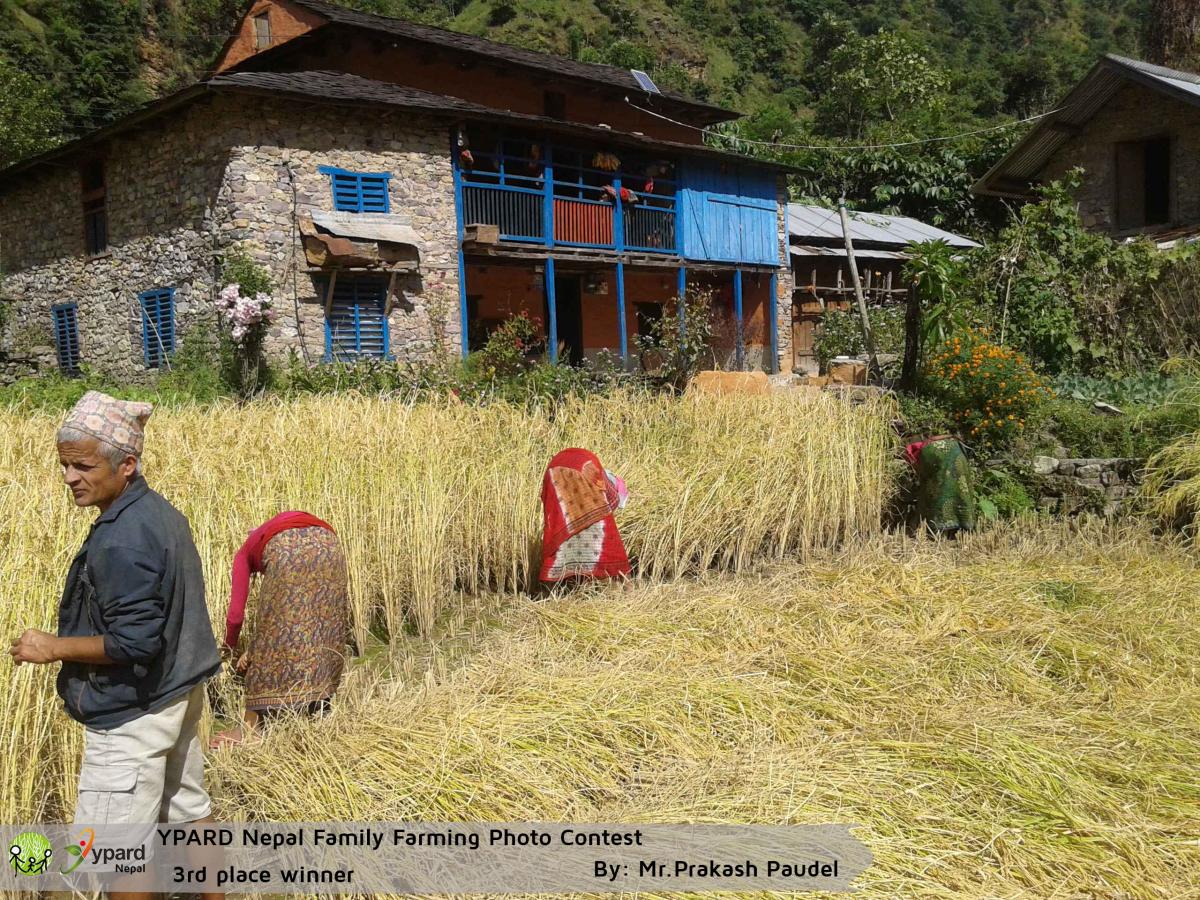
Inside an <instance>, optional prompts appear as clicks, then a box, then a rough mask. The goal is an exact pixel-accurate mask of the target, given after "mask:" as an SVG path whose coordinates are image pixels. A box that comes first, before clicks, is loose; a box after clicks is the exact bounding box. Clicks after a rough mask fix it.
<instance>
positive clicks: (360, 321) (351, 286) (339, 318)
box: [321, 275, 389, 362]
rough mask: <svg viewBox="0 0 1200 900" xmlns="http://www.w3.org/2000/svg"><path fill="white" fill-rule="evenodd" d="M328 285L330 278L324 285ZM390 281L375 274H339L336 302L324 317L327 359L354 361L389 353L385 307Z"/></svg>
mask: <svg viewBox="0 0 1200 900" xmlns="http://www.w3.org/2000/svg"><path fill="white" fill-rule="evenodd" d="M327 289H328V282H326V284H325V285H323V286H322V287H321V290H322V292H324V291H325V290H327ZM386 294H387V282H386V281H384V280H382V279H379V278H373V277H369V276H367V277H357V276H353V275H339V276H338V279H337V283H336V284H335V285H334V287H333V303H332V304H331V305H330V309H329V315H328V316H327V317H326V319H325V359H326V361H332V362H353V361H355V360H356V359H360V358H362V357H371V358H374V359H386V358H387V357H388V352H389V347H388V327H387V319H386V318H385V317H384V314H383V313H384V310H385V309H386V304H387V298H386Z"/></svg>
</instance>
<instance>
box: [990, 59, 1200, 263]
mask: <svg viewBox="0 0 1200 900" xmlns="http://www.w3.org/2000/svg"><path fill="white" fill-rule="evenodd" d="M1075 167H1081V168H1082V169H1083V170H1084V178H1083V184H1082V185H1081V187H1080V189H1079V192H1078V195H1077V199H1078V202H1079V211H1080V215H1081V216H1082V218H1083V222H1084V224H1085V225H1086V226H1087V227H1089V228H1092V229H1095V230H1097V231H1103V232H1106V233H1108V234H1110V235H1112V236H1113V237H1118V238H1120V237H1130V236H1134V235H1146V236H1147V237H1149V238H1151V239H1152V240H1154V241H1156V242H1157V243H1158V244H1159V245H1160V246H1162V247H1167V246H1171V245H1173V244H1174V243H1175V242H1176V241H1179V240H1189V239H1192V238H1195V237H1196V236H1200V75H1195V74H1193V73H1191V72H1181V71H1178V70H1175V69H1167V68H1164V67H1162V66H1155V65H1151V64H1149V63H1145V62H1140V61H1138V60H1134V59H1127V58H1125V57H1121V56H1113V55H1108V56H1105V57H1104V58H1102V59H1101V60H1100V61H1099V62H1097V63H1096V65H1095V66H1093V67H1092V70H1091V71H1090V72H1088V74H1087V75H1086V76H1085V77H1084V78H1083V80H1082V81H1080V82H1079V84H1078V85H1076V86H1075V87H1074V88H1073V89H1072V90H1071V92H1070V93H1069V94H1068V95H1067V96H1066V97H1065V98H1064V99H1063V101H1062V102H1061V103H1059V104H1058V105H1057V107H1056V108H1055V110H1054V112H1053V113H1051V114H1050V115H1048V116H1047V117H1045V118H1043V119H1041V120H1039V121H1038V123H1037V125H1036V126H1035V127H1034V128H1032V129H1031V130H1030V131H1029V133H1028V134H1026V135H1025V137H1024V138H1023V139H1022V140H1021V141H1020V142H1019V143H1018V144H1017V145H1016V146H1015V147H1014V148H1013V149H1012V150H1011V151H1009V153H1008V154H1007V155H1006V156H1005V157H1004V158H1003V159H1001V160H1000V161H999V162H998V163H996V165H995V166H993V167H992V168H991V170H990V171H988V173H987V174H986V175H984V176H983V178H981V179H980V180H979V182H978V183H977V184H976V185H975V186H974V191H975V192H976V193H978V194H988V195H994V196H999V197H1009V198H1013V199H1017V200H1024V199H1027V198H1029V197H1031V196H1032V191H1033V187H1034V186H1036V185H1038V184H1045V183H1047V182H1050V181H1053V180H1055V179H1058V178H1061V177H1062V176H1063V175H1065V174H1066V173H1067V172H1069V171H1070V170H1071V169H1073V168H1075Z"/></svg>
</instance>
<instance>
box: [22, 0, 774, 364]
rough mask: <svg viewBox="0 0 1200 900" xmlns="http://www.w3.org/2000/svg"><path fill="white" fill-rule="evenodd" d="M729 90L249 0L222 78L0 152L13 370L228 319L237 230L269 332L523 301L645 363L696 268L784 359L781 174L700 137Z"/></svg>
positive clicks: (498, 308) (312, 2)
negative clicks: (691, 95)
mask: <svg viewBox="0 0 1200 900" xmlns="http://www.w3.org/2000/svg"><path fill="white" fill-rule="evenodd" d="M736 116H737V114H736V113H734V112H731V111H729V110H725V109H721V108H719V107H715V106H711V105H708V104H704V103H699V102H697V101H694V100H691V99H688V98H686V97H682V96H679V95H676V94H673V93H670V92H667V91H660V90H659V89H658V88H657V87H656V86H655V85H654V84H653V82H652V81H651V80H650V79H649V78H648V77H647V76H646V75H645V74H644V73H640V72H636V71H634V72H631V71H629V70H624V69H619V68H615V67H611V66H601V65H592V64H585V63H580V62H576V61H573V60H568V59H562V58H559V57H555V56H550V55H546V54H541V53H534V52H531V51H526V50H521V49H518V48H514V47H510V46H507V45H504V44H499V43H496V42H493V41H487V40H483V39H480V38H475V37H471V36H468V35H462V34H457V33H453V32H448V31H444V30H441V29H436V28H430V27H427V26H421V25H416V24H414V23H410V22H404V21H400V20H396V19H390V18H385V17H381V16H376V15H370V14H366V13H360V12H354V11H352V10H348V9H344V8H342V7H338V6H333V5H330V4H326V3H324V2H321V0H257V2H255V3H254V4H253V5H252V6H251V8H250V9H249V10H248V11H247V13H246V15H245V16H244V17H243V18H242V20H241V21H240V23H239V25H238V27H237V28H236V29H235V31H234V33H233V34H232V35H231V36H230V38H229V40H228V42H227V43H226V45H225V47H224V49H223V50H222V52H221V54H220V56H219V58H218V60H217V61H216V63H215V65H214V67H213V70H212V72H211V73H210V74H209V75H208V76H207V77H206V78H205V79H204V80H203V81H201V82H199V83H197V84H195V85H192V86H191V87H188V88H186V89H184V90H182V91H180V92H178V93H176V94H173V95H171V96H168V97H166V98H163V99H161V100H159V101H156V102H154V103H151V104H148V105H147V106H145V107H143V108H142V109H140V110H138V111H137V112H135V113H134V114H132V115H130V116H128V117H126V118H124V119H122V120H120V121H118V122H116V123H114V124H112V125H110V126H109V127H107V128H104V129H101V130H99V131H97V132H94V133H92V134H89V135H87V136H85V137H83V138H81V139H79V140H76V141H73V142H71V143H69V144H66V145H64V146H61V147H58V148H56V149H54V150H52V151H50V152H48V153H44V154H42V155H40V156H37V157H34V158H31V159H28V160H25V161H23V162H21V163H18V164H17V165H14V166H12V167H10V168H8V169H6V170H4V171H0V264H2V266H3V284H2V288H0V297H2V299H3V301H4V302H3V304H2V308H3V310H4V312H5V315H4V317H3V318H4V322H5V326H4V343H3V344H0V350H2V351H4V353H6V354H7V359H8V363H7V364H6V363H5V362H4V358H3V356H4V354H3V353H0V379H5V378H12V377H15V376H16V375H19V374H21V372H22V371H23V370H24V369H22V366H24V367H26V368H29V367H36V366H37V365H39V364H41V365H45V364H46V363H47V362H49V363H50V364H55V363H56V364H57V365H59V366H61V367H62V368H63V369H65V370H68V371H72V370H74V369H75V368H77V367H78V366H79V365H80V364H85V363H86V364H87V365H90V366H93V367H95V368H96V369H99V370H101V371H105V372H107V373H110V374H113V375H116V376H118V377H122V378H139V377H145V376H147V375H152V374H153V373H154V372H155V371H157V370H160V369H162V368H163V367H165V366H168V365H169V363H170V358H171V355H172V353H173V352H174V351H175V350H176V349H177V348H178V347H179V346H180V344H181V342H182V341H184V340H186V339H187V337H188V335H189V333H191V332H192V331H193V329H200V330H201V333H202V334H208V333H211V330H212V329H213V328H215V327H216V326H215V324H214V323H215V315H214V304H215V302H216V297H217V294H218V293H219V291H220V290H221V288H222V286H223V284H222V278H221V274H220V273H221V264H222V259H223V258H224V257H225V256H226V255H227V254H228V253H229V252H230V251H231V250H235V249H236V250H238V251H241V252H245V253H247V254H249V255H250V256H251V257H252V258H253V259H255V260H256V261H257V262H259V263H261V264H262V265H264V266H265V267H266V268H267V270H268V271H269V272H270V275H271V278H272V281H273V285H274V289H273V296H272V299H273V305H274V307H275V308H276V311H277V313H278V318H277V321H276V322H275V323H274V324H273V325H272V326H271V328H270V332H269V334H268V337H267V341H266V350H267V352H268V354H270V355H272V356H275V357H279V356H282V355H285V354H287V353H289V352H295V353H298V354H300V355H302V356H303V358H304V359H305V360H306V361H308V362H310V363H314V364H315V363H319V362H321V361H327V360H335V359H336V360H353V359H357V358H361V357H377V358H384V357H386V358H394V359H399V360H416V359H420V358H423V357H424V356H425V355H426V354H428V353H429V351H430V349H431V348H432V347H433V346H434V345H435V344H437V343H439V342H440V343H443V344H448V345H450V346H451V347H452V348H453V349H455V350H458V351H460V352H462V353H464V354H465V353H467V352H469V351H470V350H473V349H478V347H479V346H480V344H481V342H482V341H483V340H484V339H485V338H486V335H487V334H488V333H489V331H490V330H491V329H493V328H495V327H496V325H497V324H498V323H500V322H502V321H503V320H504V319H505V318H507V317H509V316H512V315H514V314H518V313H524V314H526V315H528V316H529V317H530V318H531V319H532V320H534V321H535V322H536V323H537V326H538V328H539V329H540V331H541V334H542V336H543V338H544V342H545V348H546V352H547V354H548V356H550V357H551V358H558V357H559V355H560V354H561V355H562V356H563V357H564V361H565V360H569V361H570V362H572V363H581V362H582V361H584V360H585V359H586V358H588V357H591V356H594V355H595V354H597V353H599V352H600V351H601V350H607V351H610V352H611V353H612V354H613V355H615V356H620V357H622V358H623V359H624V360H625V362H626V364H627V365H629V366H630V367H633V366H636V365H637V364H638V354H637V350H636V342H635V340H634V338H635V337H636V336H637V335H638V334H639V333H644V332H645V330H646V329H647V328H648V327H649V326H650V324H651V323H652V322H653V321H654V320H655V319H656V318H661V315H662V310H663V308H664V304H665V303H666V302H668V301H669V299H670V298H671V297H673V296H675V295H676V294H677V292H678V291H679V289H680V287H681V286H684V285H686V286H691V285H704V286H707V287H709V288H711V290H712V292H713V296H714V298H715V299H714V302H716V303H718V304H720V305H721V306H722V308H723V310H724V312H725V313H727V315H726V320H727V321H728V322H729V324H730V327H729V330H728V334H727V335H725V336H724V337H723V340H724V341H725V344H724V345H723V346H721V347H718V348H717V350H718V351H719V352H721V353H723V354H724V356H725V357H726V358H725V359H723V360H722V362H725V363H727V364H731V365H737V366H739V367H741V366H749V367H762V368H764V369H766V370H768V371H778V368H779V362H780V360H781V359H786V358H787V354H789V352H790V351H789V341H790V329H788V328H787V327H786V326H787V322H788V316H789V315H790V314H789V312H788V306H789V304H786V303H777V302H776V298H777V297H779V296H782V297H785V298H787V297H790V296H791V276H790V270H789V267H788V265H787V238H786V228H785V225H784V221H785V219H784V217H785V209H786V182H785V173H784V170H783V169H781V168H780V167H777V166H772V165H771V164H769V163H763V162H761V161H756V160H752V159H749V158H746V157H742V156H739V155H736V154H732V153H726V152H722V151H719V150H715V149H712V148H710V147H707V146H705V145H704V143H703V135H702V134H701V131H700V129H702V128H703V127H705V126H708V125H712V124H715V123H718V122H722V121H727V120H729V119H732V118H735V117H736ZM14 359H18V360H20V361H21V363H22V366H17V365H14V364H13V360H14Z"/></svg>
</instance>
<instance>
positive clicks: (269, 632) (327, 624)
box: [212, 512, 349, 746]
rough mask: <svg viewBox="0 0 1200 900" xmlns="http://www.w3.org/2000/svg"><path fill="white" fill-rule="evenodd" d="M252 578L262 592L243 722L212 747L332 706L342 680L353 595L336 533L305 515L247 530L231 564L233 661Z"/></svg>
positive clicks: (229, 644) (240, 663)
mask: <svg viewBox="0 0 1200 900" xmlns="http://www.w3.org/2000/svg"><path fill="white" fill-rule="evenodd" d="M255 573H261V574H262V588H261V590H260V591H259V599H258V612H257V614H256V616H255V628H254V638H253V640H252V642H251V644H250V648H249V650H248V651H246V652H245V653H243V654H242V655H241V656H240V657H239V658H238V660H237V664H236V667H237V670H238V671H239V672H242V673H244V674H245V676H246V682H245V698H246V711H245V713H244V715H243V717H242V722H243V724H242V727H241V728H234V729H231V730H229V731H226V732H222V733H221V734H219V735H217V737H216V738H215V739H214V740H213V742H212V744H213V746H220V745H221V744H227V743H238V742H239V741H242V740H243V739H245V738H246V737H247V736H248V735H249V734H251V733H253V732H254V731H255V730H257V728H258V726H259V724H260V722H261V721H262V720H263V719H265V718H269V717H270V716H272V715H275V714H278V713H280V712H284V711H288V710H290V711H293V712H299V713H309V714H311V713H315V712H318V711H320V710H322V709H324V708H327V707H328V705H329V700H330V698H331V697H332V696H333V693H334V691H336V690H337V687H338V684H339V683H340V682H341V678H342V668H343V665H344V662H345V650H346V639H347V636H348V633H349V593H348V584H347V572H346V557H345V555H344V554H343V553H342V549H341V545H340V544H339V542H338V538H337V535H336V534H335V533H334V531H333V528H332V527H331V526H330V525H329V524H327V523H326V522H322V521H321V520H320V519H318V518H317V517H316V516H312V515H309V514H308V513H306V512H285V513H280V514H279V515H277V516H275V518H273V519H270V520H269V521H267V522H265V523H263V524H262V525H261V526H259V527H258V528H256V529H255V530H254V531H252V532H250V536H249V538H247V540H246V543H245V544H243V545H242V548H241V549H240V550H239V551H238V553H237V556H236V557H235V559H234V561H233V590H232V593H231V595H230V600H229V615H228V617H227V618H226V621H225V646H224V649H225V650H226V651H227V652H228V653H229V654H231V655H233V654H235V653H236V650H237V646H238V637H239V634H240V632H241V629H242V621H243V620H244V618H245V613H246V599H247V597H248V595H249V592H250V576H251V574H255Z"/></svg>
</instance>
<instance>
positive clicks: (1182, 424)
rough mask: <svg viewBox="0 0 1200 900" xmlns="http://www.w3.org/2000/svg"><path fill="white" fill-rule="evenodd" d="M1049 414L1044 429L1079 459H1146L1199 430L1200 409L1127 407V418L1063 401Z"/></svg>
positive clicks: (1173, 405)
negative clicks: (1108, 457)
mask: <svg viewBox="0 0 1200 900" xmlns="http://www.w3.org/2000/svg"><path fill="white" fill-rule="evenodd" d="M1046 411H1047V416H1046V422H1045V430H1046V431H1047V432H1048V433H1049V434H1050V435H1052V436H1053V438H1054V439H1055V440H1057V442H1058V443H1060V444H1062V446H1064V447H1066V448H1067V450H1068V451H1070V453H1071V454H1072V455H1073V456H1076V457H1107V456H1125V457H1134V458H1137V459H1145V458H1147V457H1149V456H1152V455H1153V454H1155V453H1157V452H1158V451H1159V450H1161V449H1163V448H1164V447H1166V446H1167V445H1168V444H1170V443H1171V442H1173V441H1175V440H1178V439H1179V438H1181V437H1184V436H1186V435H1188V434H1191V433H1193V432H1195V431H1197V430H1200V407H1197V406H1194V405H1190V404H1183V403H1168V404H1165V405H1163V406H1156V407H1151V408H1148V409H1140V408H1136V407H1128V408H1127V410H1126V414H1125V415H1122V416H1108V415H1103V414H1101V413H1097V412H1095V411H1094V410H1093V409H1092V408H1091V407H1090V405H1088V404H1084V403H1079V402H1078V401H1075V400H1065V399H1061V398H1060V399H1057V400H1054V401H1052V402H1051V403H1049V404H1048V405H1047V410H1046Z"/></svg>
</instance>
